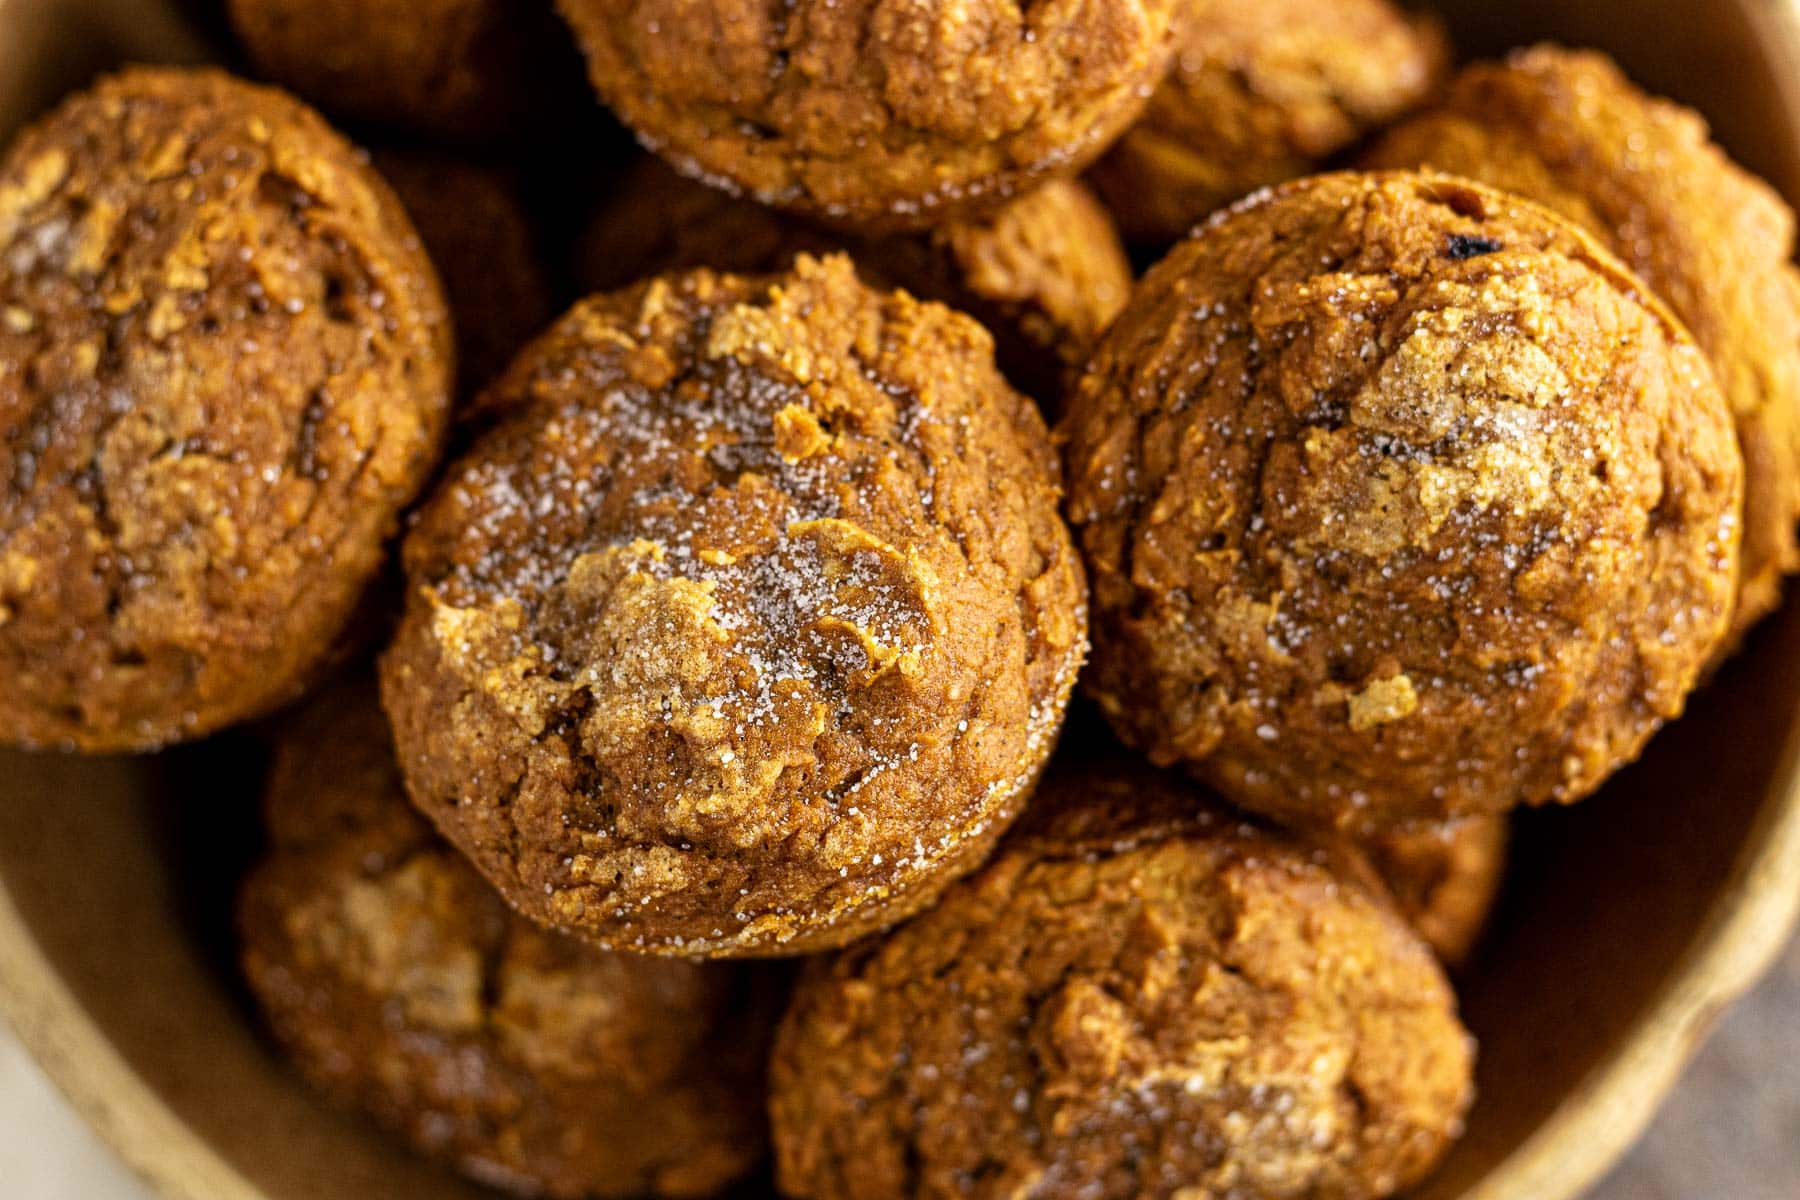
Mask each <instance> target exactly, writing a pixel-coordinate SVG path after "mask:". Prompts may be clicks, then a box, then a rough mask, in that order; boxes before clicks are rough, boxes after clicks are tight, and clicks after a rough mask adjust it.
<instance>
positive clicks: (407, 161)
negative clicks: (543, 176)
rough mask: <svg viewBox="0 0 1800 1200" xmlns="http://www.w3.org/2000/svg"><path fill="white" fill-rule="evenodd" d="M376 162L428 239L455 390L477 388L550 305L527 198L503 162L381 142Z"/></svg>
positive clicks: (546, 315) (542, 320)
mask: <svg viewBox="0 0 1800 1200" xmlns="http://www.w3.org/2000/svg"><path fill="white" fill-rule="evenodd" d="M375 166H376V169H377V170H379V171H380V172H381V174H382V176H383V178H385V179H386V180H387V181H388V182H389V183H390V184H392V185H393V188H394V191H395V192H396V193H397V194H398V195H399V197H400V201H401V203H402V204H404V205H405V206H406V211H407V213H408V215H410V216H411V217H412V219H413V225H414V226H415V227H417V229H418V231H419V236H420V237H421V238H423V239H424V241H425V249H426V250H427V251H429V252H430V254H431V260H432V263H433V264H434V265H435V266H436V267H437V272H438V278H439V279H441V280H442V281H443V284H444V294H445V296H446V297H447V298H448V300H449V302H450V315H451V317H452V318H453V319H454V321H455V325H456V349H457V354H456V358H457V364H458V366H459V367H460V369H461V370H460V374H461V383H462V391H463V392H464V393H470V394H472V393H474V392H476V391H478V390H479V389H481V388H482V387H485V386H486V385H487V384H488V383H489V382H490V381H492V380H493V378H494V377H495V376H496V375H498V374H499V373H500V371H501V370H502V369H503V368H504V367H505V366H506V364H507V363H509V362H511V361H512V357H513V355H515V354H517V353H518V352H519V350H520V349H521V348H522V347H523V346H524V345H525V343H526V342H528V341H530V340H531V339H532V337H534V336H535V335H536V334H537V333H538V332H539V331H540V330H542V329H543V328H544V327H545V326H546V325H548V324H550V321H551V318H553V317H554V316H555V315H556V310H555V302H554V300H553V299H552V295H553V292H552V289H551V286H550V280H549V278H548V276H547V275H546V273H545V271H544V267H543V262H542V260H541V259H540V258H539V257H538V251H537V245H536V239H535V237H534V235H533V233H532V228H531V220H530V218H529V216H528V215H527V213H526V211H525V204H524V202H523V200H522V199H521V198H520V196H519V192H518V188H517V187H516V185H515V183H514V181H513V178H512V176H511V175H510V174H508V173H507V172H505V171H502V170H499V169H497V168H494V167H486V166H481V165H479V164H476V163H471V162H465V161H463V160H460V159H455V158H450V157H448V156H446V155H441V154H429V153H425V152H420V151H402V150H383V151H380V152H378V153H377V154H376V155H375Z"/></svg>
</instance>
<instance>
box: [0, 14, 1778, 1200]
mask: <svg viewBox="0 0 1800 1200" xmlns="http://www.w3.org/2000/svg"><path fill="white" fill-rule="evenodd" d="M1449 7H1450V8H1451V9H1452V10H1453V11H1452V13H1451V16H1452V24H1453V25H1454V26H1455V27H1456V32H1457V34H1458V35H1459V37H1460V40H1461V44H1462V45H1463V46H1464V47H1465V48H1466V49H1468V50H1470V51H1471V52H1476V53H1481V52H1491V51H1493V50H1496V49H1499V48H1501V47H1503V46H1505V45H1508V44H1512V43H1517V42H1524V41H1530V40H1533V39H1536V38H1539V37H1546V36H1550V37H1558V38H1561V39H1564V40H1567V41H1570V42H1575V43H1586V44H1592V45H1598V46H1602V47H1605V48H1606V49H1609V50H1611V51H1612V52H1613V53H1615V54H1616V55H1618V56H1619V57H1620V58H1621V59H1622V60H1624V62H1625V64H1626V66H1627V67H1628V68H1629V69H1630V70H1631V71H1632V72H1633V73H1634V74H1635V75H1636V76H1637V77H1638V78H1639V79H1640V80H1642V81H1643V82H1644V83H1646V84H1647V85H1649V86H1651V87H1652V88H1656V89H1659V90H1663V91H1667V92H1669V93H1671V94H1673V95H1676V96H1679V97H1680V98H1682V99H1684V100H1687V101H1689V102H1691V103H1693V104H1696V105H1698V106H1699V107H1700V108H1702V109H1704V110H1705V111H1706V112H1707V113H1708V115H1709V116H1711V117H1712V119H1713V121H1714V122H1715V124H1716V126H1717V128H1718V131H1719V134H1720V136H1721V137H1722V138H1723V139H1724V141H1725V142H1726V143H1727V144H1729V146H1730V147H1731V148H1732V150H1733V151H1734V152H1735V153H1736V154H1737V155H1738V156H1739V157H1740V158H1741V159H1742V160H1743V161H1744V162H1746V163H1747V164H1749V165H1750V166H1752V167H1754V168H1755V169H1757V170H1759V171H1761V172H1763V173H1764V174H1765V175H1767V176H1768V177H1769V178H1770V179H1772V180H1773V181H1774V182H1775V183H1776V184H1777V185H1778V186H1780V187H1781V188H1782V190H1783V191H1785V192H1786V193H1787V194H1788V196H1789V197H1790V198H1800V17H1797V16H1796V13H1795V11H1794V9H1793V8H1792V7H1791V6H1790V5H1789V4H1787V3H1777V2H1776V0H1733V2H1731V3H1721V2H1720V0H1618V2H1617V3H1600V2H1598V0H1588V2H1585V3H1581V2H1577V0H1524V2H1523V3H1520V2H1513V3H1507V4H1496V3H1491V0H1465V2H1462V3H1457V4H1454V5H1451V6H1449ZM205 56H206V50H205V45H204V42H203V40H200V39H197V38H195V37H194V36H193V34H192V33H191V31H190V30H189V28H188V26H186V25H185V24H184V22H183V21H182V20H181V18H180V14H179V9H178V6H176V5H173V4H167V5H166V4H161V3H151V2H149V0H142V2H138V3H133V2H131V0H0V131H10V130H11V129H13V128H14V127H16V126H17V125H18V124H19V123H20V122H21V121H23V120H25V119H27V118H29V117H30V116H31V115H32V114H33V113H35V112H37V111H39V110H40V109H42V108H43V107H44V106H45V105H47V104H48V103H50V102H52V101H53V100H54V99H55V98H56V97H57V96H58V95H59V94H60V93H62V92H63V91H65V90H67V89H69V88H72V87H75V86H78V85H80V84H82V83H84V82H85V81H86V80H87V79H88V77H89V76H90V75H91V74H92V73H93V72H94V71H95V70H96V69H98V68H100V67H103V66H106V65H108V64H110V63H113V62H117V61H121V60H123V59H125V58H132V57H136V58H148V59H165V60H166V59H184V60H185V59H193V58H199V57H205ZM259 763H260V749H259V747H258V745H257V743H256V740H255V738H254V737H253V736H250V735H240V736H237V737H233V738H228V739H221V740H220V741H217V742H214V743H210V744H208V745H206V746H201V747H196V748H192V749H187V750H182V751H179V752H176V753H174V754H170V755H165V756H162V757H159V758H153V759H138V760H127V761H116V760H115V761H105V760H77V759H63V758H56V757H27V756H21V755H5V754H0V1001H3V1002H4V1008H5V1010H6V1012H7V1014H8V1015H9V1016H10V1017H11V1018H12V1020H13V1021H14V1022H15V1024H16V1025H17V1027H18V1030H19V1032H20V1034H21V1035H22V1036H23V1037H24V1039H25V1041H26V1042H27V1043H28V1044H29V1045H30V1046H31V1048H32V1049H33V1050H34V1051H35V1053H36V1054H37V1056H38V1057H39V1059H40V1060H41V1061H42V1062H43V1064H44V1065H45V1067H46V1068H47V1069H48V1070H49V1071H50V1073H51V1074H52V1075H53V1076H54V1077H55V1078H56V1079H57V1081H58V1082H59V1083H60V1084H61V1086H62V1087H63V1088H64V1090H65V1091H66V1092H67V1093H68V1094H69V1096H70V1097H71V1098H72V1099H73V1100H74V1101H75V1103H76V1104H77V1105H78V1106H79V1107H80V1108H81V1109H82V1110H83V1111H84V1112H85V1113H86V1114H87V1117H88V1119H89V1120H91V1121H92V1122H93V1123H94V1125H95V1126H96V1127H97V1128H98V1129H99V1130H100V1132H101V1133H102V1134H103V1135H104V1136H105V1137H106V1138H107V1139H108V1140H109V1141H110V1142H111V1143H112V1144H113V1145H114V1146H115V1147H117V1148H118V1150H119V1152H120V1153H121V1154H123V1155H124V1157H125V1158H126V1159H127V1160H129V1161H130V1162H131V1164H132V1165H133V1166H135V1167H136V1168H137V1169H138V1170H139V1171H141V1172H142V1173H143V1174H144V1175H145V1176H147V1177H148V1178H149V1179H150V1180H151V1181H152V1182H153V1183H154V1184H155V1185H156V1186H158V1187H159V1188H161V1189H162V1190H163V1191H164V1192H166V1193H167V1194H168V1195H170V1196H173V1197H180V1198H182V1200H341V1198H343V1197H357V1198H358V1200H380V1198H387V1197H418V1196H423V1195H430V1196H434V1197H445V1198H451V1197H475V1196H478V1195H480V1194H483V1193H480V1192H478V1190H477V1189H474V1188H471V1187H469V1186H467V1185H465V1184H462V1183H459V1182H456V1181H454V1180H452V1179H450V1178H449V1177H448V1176H446V1175H444V1174H441V1173H440V1172H439V1171H437V1170H436V1169H435V1168H432V1167H430V1166H427V1165H425V1164H423V1163H420V1162H419V1161H417V1160H415V1159H413V1158H411V1157H409V1156H408V1155H407V1154H405V1153H403V1152H401V1151H399V1150H397V1149H396V1148H395V1147H394V1146H393V1145H392V1144H390V1143H389V1142H388V1141H387V1140H385V1139H383V1138H382V1137H380V1136H379V1135H377V1134H376V1133H375V1132H373V1131H372V1130H370V1129H368V1128H367V1127H366V1126H365V1125H364V1124H363V1123H360V1122H358V1121H356V1120H355V1119H353V1118H349V1117H344V1116H340V1115H337V1114H334V1113H331V1112H329V1111H327V1110H326V1109H324V1108H322V1107H320V1106H319V1105H318V1104H316V1103H315V1102H314V1101H313V1100H312V1098H311V1097H310V1096H309V1095H308V1094H307V1093H306V1092H305V1091H303V1090H302V1089H301V1087H300V1086H299V1084H298V1083H297V1082H296V1081H295V1080H294V1079H293V1078H292V1077H291V1076H290V1075H289V1074H288V1073H287V1072H286V1071H285V1070H284V1069H283V1068H282V1066H281V1064H280V1063H279V1062H278V1061H277V1060H276V1059H275V1057H274V1056H273V1055H272V1054H271V1052H270V1050H269V1047H268V1046H267V1045H265V1044H264V1042H263V1041H262V1040H260V1038H259V1036H258V1034H257V1032H256V1028H255V1025H254V1023H253V1022H252V1020H251V1019H250V1017H249V1014H248V1007H247V1004H246V1001H245V997H244V995H243V992H242V989H241V987H240V986H239V984H238V982H237V977H236V974H235V972H234V970H233V966H232V962H231V950H230V918H229V908H230V898H231V891H232V888H233V885H234V882H235V879H236V877H237V874H238V872H239V871H240V870H241V869H242V866H243V864H244V862H245V861H246V859H247V858H248V856H250V855H251V854H253V853H254V847H255V839H256V831H255V816H254V809H255V798H256V792H257V783H256V772H257V770H258V767H259ZM1520 826H1521V828H1520V833H1519V838H1518V847H1519V851H1518V863H1517V867H1516V869H1515V871H1514V874H1513V877H1512V879H1511V881H1510V883H1509V887H1508V892H1507V895H1506V898H1505V901H1504V903H1503V907H1502V911H1501V914H1500V916H1499V919H1498V922H1497V926H1496V929H1495V930H1494V933H1493V936H1492V937H1491V939H1490V941H1489V943H1488V945H1487V947H1486V949H1485V951H1484V953H1483V954H1482V956H1481V958H1480V960H1479V961H1478V962H1477V964H1476V965H1475V967H1474V969H1473V972H1472V974H1471V975H1470V976H1469V978H1468V979H1467V980H1466V982H1465V985H1464V1003H1465V1008H1466V1011H1467V1015H1468V1019H1469V1023H1470V1025H1471V1026H1472V1027H1473V1028H1474V1029H1475V1031H1476V1033H1477V1034H1478V1035H1479V1036H1480V1038H1481V1041H1482V1047H1483V1057H1482V1063H1481V1078H1480V1084H1481V1093H1482V1094H1481V1100H1480V1103H1479V1105H1478V1107H1477V1108H1476V1110H1475V1112H1474V1114H1473V1116H1472V1118H1471V1121H1470V1125H1469V1136H1468V1138H1467V1139H1466V1140H1465V1141H1464V1142H1463V1143H1462V1144H1461V1145H1460V1146H1459V1147H1458V1148H1457V1150H1456V1152H1455V1153H1454V1155H1453V1156H1452V1158H1451V1159H1450V1161H1449V1162H1448V1163H1447V1164H1446V1165H1445V1167H1444V1169H1443V1171H1442V1172H1441V1173H1440V1174H1439V1175H1438V1176H1437V1177H1436V1178H1435V1179H1434V1180H1433V1181H1432V1182H1431V1184H1430V1185H1429V1186H1428V1187H1427V1188H1425V1189H1424V1191H1423V1192H1422V1193H1421V1196H1423V1197H1428V1198H1429V1200H1451V1198H1453V1197H1456V1198H1460V1200H1567V1198H1568V1197H1572V1196H1575V1195H1576V1194H1577V1193H1579V1192H1580V1191H1581V1190H1582V1189H1583V1188H1584V1187H1585V1186H1586V1185H1587V1184H1589V1183H1590V1182H1592V1181H1593V1180H1594V1179H1595V1178H1596V1177H1597V1176H1598V1175H1599V1174H1600V1173H1601V1172H1602V1171H1603V1170H1605V1168H1606V1167H1607V1166H1608V1165H1609V1164H1610V1163H1611V1162H1612V1161H1613V1160H1614V1158H1616V1157H1617V1155H1618V1154H1619V1153H1620V1152H1621V1151H1622V1150H1623V1149H1624V1148H1625V1146H1626V1145H1627V1144H1628V1143H1629V1142H1630V1141H1631V1140H1632V1139H1633V1138H1634V1137H1635V1136H1636V1135H1637V1133H1638V1132H1639V1131H1640V1130H1641V1129H1642V1128H1643V1126H1644V1124H1645V1122H1646V1121H1647V1120H1648V1119H1649V1117H1650V1115H1651V1112H1652V1110H1653V1109H1654V1108H1655V1106H1656V1104H1657V1102H1658V1101H1659V1100H1660V1099H1661V1097H1662V1096H1663V1095H1664V1094H1665V1093H1666V1092H1667V1091H1668V1089H1669V1087H1670V1086H1671V1084H1672V1082H1673V1081H1674V1079H1675V1077H1676V1075H1677V1073H1678V1072H1679V1071H1680V1069H1681V1066H1682V1064H1683V1062H1684V1061H1685V1060H1686V1058H1687V1056H1688V1053H1689V1052H1690V1050H1692V1049H1693V1047H1694V1044H1695V1042H1696V1040H1697V1039H1698V1038H1699V1037H1700V1036H1701V1034H1702V1033H1703V1032H1704V1030H1705V1027H1706V1025H1707V1024H1708V1022H1709V1021H1710V1020H1711V1019H1712V1018H1713V1017H1714V1016H1715V1015H1716V1014H1717V1013H1718V1012H1719V1011H1720V1010H1721V1009H1722V1008H1723V1007H1724V1006H1725V1005H1727V1004H1728V1003H1730V1002H1731V1001H1732V1000H1733V999H1735V998H1736V997H1737V996H1738V995H1739V994H1740V993H1741V992H1742V991H1743V990H1744V989H1745V988H1746V987H1747V986H1748V984H1749V983H1750V982H1751V980H1752V979H1753V978H1754V977H1755V976H1756V975H1757V974H1758V973H1760V971H1761V970H1762V969H1763V967H1764V966H1765V965H1766V964H1767V963H1768V961H1769V959H1770V958H1771V956H1772V955H1773V953H1774V952H1775V950H1776V949H1777V947H1778V946H1779V945H1780V943H1781V942H1782V940H1783V937H1784V935H1785V933H1786V931H1787V930H1788V929H1789V928H1790V926H1791V924H1792V921H1793V918H1794V917H1795V914H1796V909H1797V908H1800V604H1795V605H1790V606H1789V608H1788V610H1787V611H1786V612H1785V613H1784V614H1782V615H1781V616H1779V617H1777V618H1776V619H1774V620H1773V621H1771V622H1770V623H1769V625H1768V626H1767V627H1765V628H1764V629H1762V630H1760V631H1759V632H1758V634H1757V636H1756V637H1755V638H1754V639H1753V640H1752V641H1751V643H1750V645H1749V646H1748V647H1747V649H1746V650H1745V652H1744V654H1743V656H1742V657H1741V658H1740V659H1739V660H1738V661H1736V662H1735V663H1733V664H1732V665H1731V666H1730V667H1729V669H1727V670H1726V672H1725V673H1724V675H1723V676H1722V677H1721V678H1720V679H1719V680H1718V681H1717V682H1716V683H1715V684H1714V685H1713V686H1712V687H1711V688H1710V689H1709V690H1708V692H1707V693H1706V694H1705V695H1703V696H1701V697H1699V698H1697V699H1696V701H1695V703H1694V706H1693V712H1692V715H1691V716H1690V717H1689V718H1688V719H1686V720H1684V721H1683V722H1681V723H1680V724H1679V725H1678V726H1676V727H1674V728H1673V729H1671V730H1670V731H1668V732H1666V733H1665V734H1664V735H1663V736H1662V737H1661V738H1659V739H1658V740H1657V741H1656V743H1655V744H1654V745H1653V746H1652V747H1651V749H1650V752H1649V754H1648V755H1647V756H1646V758H1645V760H1644V762H1643V763H1641V764H1640V765H1639V766H1637V767H1635V768H1633V769H1631V770H1629V771H1627V772H1625V773H1624V774H1623V775H1621V776H1620V777H1619V778H1618V779H1617V780H1616V781H1614V782H1613V783H1612V784H1611V785H1610V786H1609V787H1608V788H1607V789H1606V790H1605V792H1604V793H1603V794H1602V795H1600V796H1598V797H1596V798H1594V799H1593V800H1590V801H1589V802H1588V803H1586V804H1584V805H1581V806H1579V807H1578V808H1575V809H1573V810H1569V811H1557V812H1539V813H1530V814H1527V815H1526V816H1525V817H1524V818H1523V819H1522V820H1521V822H1520Z"/></svg>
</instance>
